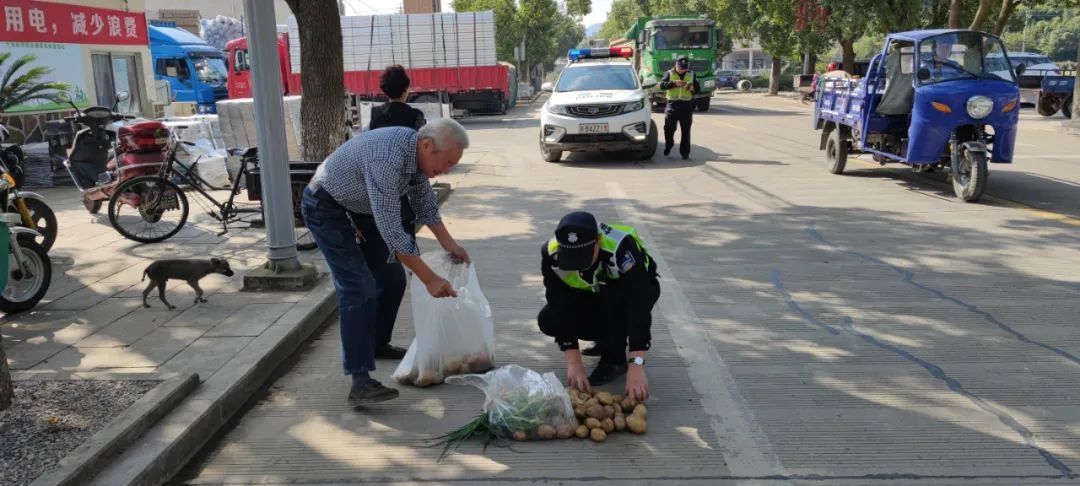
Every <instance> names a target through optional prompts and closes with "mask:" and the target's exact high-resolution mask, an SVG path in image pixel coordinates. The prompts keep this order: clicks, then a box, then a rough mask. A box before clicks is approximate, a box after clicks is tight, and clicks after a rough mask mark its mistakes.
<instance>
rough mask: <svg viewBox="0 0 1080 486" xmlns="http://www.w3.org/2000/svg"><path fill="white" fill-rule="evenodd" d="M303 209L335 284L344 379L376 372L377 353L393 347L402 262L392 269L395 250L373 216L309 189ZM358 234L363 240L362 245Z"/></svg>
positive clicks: (401, 289)
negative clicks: (378, 348) (385, 238)
mask: <svg viewBox="0 0 1080 486" xmlns="http://www.w3.org/2000/svg"><path fill="white" fill-rule="evenodd" d="M300 208H301V211H303V214H304V222H305V224H306V225H307V228H308V229H309V230H310V231H311V235H312V236H314V237H315V242H316V243H318V245H319V250H320V251H322V253H323V255H324V256H326V263H327V265H328V266H329V267H330V273H331V275H332V276H333V278H334V288H335V289H337V296H338V317H339V319H340V320H341V356H342V362H343V363H342V364H343V366H344V368H345V373H346V374H355V373H363V372H367V371H372V370H374V369H375V349H376V348H377V347H381V346H384V345H387V344H389V343H390V336H391V334H393V332H394V321H396V320H397V313H398V308H400V307H401V299H402V297H404V295H405V269H404V267H403V266H402V265H401V263H399V262H394V263H387V261H388V259H389V258H390V249H389V248H387V246H386V242H385V241H383V238H382V235H381V234H379V229H378V228H377V227H376V226H375V220H374V219H372V217H371V216H368V215H362V214H357V213H352V212H349V211H348V210H346V209H345V208H344V207H342V206H341V205H340V204H338V203H337V201H335V200H334V198H333V197H331V196H330V194H328V193H327V192H326V191H325V190H323V189H319V190H317V191H314V192H313V191H312V190H311V188H310V187H308V188H307V189H304V197H303V200H302V202H301V205H300ZM350 219H351V220H352V221H350ZM353 223H355V224H356V227H355V229H354V227H353ZM356 229H359V230H360V233H361V234H362V235H363V238H364V241H363V242H361V243H360V244H357V242H356Z"/></svg>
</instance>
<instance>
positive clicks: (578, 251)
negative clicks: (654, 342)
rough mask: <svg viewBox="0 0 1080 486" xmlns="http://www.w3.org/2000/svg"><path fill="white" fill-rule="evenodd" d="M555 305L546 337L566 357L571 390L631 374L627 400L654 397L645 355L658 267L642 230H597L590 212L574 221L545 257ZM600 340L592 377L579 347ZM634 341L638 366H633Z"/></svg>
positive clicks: (550, 304)
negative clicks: (627, 349)
mask: <svg viewBox="0 0 1080 486" xmlns="http://www.w3.org/2000/svg"><path fill="white" fill-rule="evenodd" d="M541 254H542V258H541V266H542V272H543V275H544V288H545V290H546V292H545V295H546V298H547V304H546V305H545V306H544V308H543V309H542V310H541V311H540V315H539V316H538V317H537V320H538V321H539V324H540V330H541V331H542V332H543V333H544V334H546V335H548V336H551V337H554V338H555V342H556V343H557V344H558V345H559V349H560V350H562V351H563V353H564V355H565V356H566V375H567V381H568V382H569V384H570V386H572V387H574V388H577V389H578V390H586V391H588V390H591V387H592V386H599V385H604V384H607V383H610V382H612V381H614V380H615V379H616V378H618V377H619V376H620V375H623V374H626V375H627V377H626V394H627V395H628V396H634V397H636V398H637V399H638V400H645V399H647V398H648V397H649V382H648V379H646V377H645V366H644V365H645V352H646V351H647V350H648V349H649V346H650V341H651V339H652V336H651V334H650V328H651V327H652V308H653V305H655V304H656V301H657V300H658V299H659V298H660V282H659V280H658V277H657V274H656V262H654V261H653V260H652V258H650V257H649V254H648V252H647V251H646V250H645V246H644V244H642V242H641V239H640V238H639V237H638V235H637V231H636V230H634V228H631V227H628V226H619V225H609V224H599V225H598V224H597V223H596V218H594V217H593V215H591V214H589V213H586V212H575V213H570V214H567V215H566V216H564V217H563V218H562V220H561V221H559V226H558V228H556V229H555V237H554V238H552V239H551V240H550V241H548V242H547V243H546V244H545V245H544V248H543V250H542V251H541ZM579 339H585V340H590V341H596V342H597V346H599V347H600V363H599V364H598V365H597V366H596V369H594V370H593V372H592V374H591V375H589V376H588V378H586V376H585V366H584V365H583V364H582V361H581V352H580V351H579V350H578V340H579ZM628 340H629V347H630V360H629V362H628V361H627V359H626V348H627V341H628Z"/></svg>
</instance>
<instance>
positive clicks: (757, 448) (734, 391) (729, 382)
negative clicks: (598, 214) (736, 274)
mask: <svg viewBox="0 0 1080 486" xmlns="http://www.w3.org/2000/svg"><path fill="white" fill-rule="evenodd" d="M607 191H608V197H610V198H611V200H612V203H613V205H614V206H615V210H616V212H617V213H618V215H619V218H620V219H621V220H622V221H624V222H625V223H626V224H630V225H632V226H634V228H636V229H637V231H638V235H639V236H640V237H641V238H642V240H644V241H645V242H646V245H647V247H648V248H649V256H650V257H652V258H653V259H654V260H655V261H656V264H657V267H658V268H660V274H661V275H662V276H663V277H662V278H661V279H660V285H661V288H662V289H663V290H662V291H661V292H660V300H659V301H658V302H657V307H658V308H659V310H660V312H661V313H662V314H663V315H664V317H665V318H666V320H667V321H668V323H669V325H668V330H669V332H670V333H671V338H672V340H673V341H674V342H675V345H676V348H677V351H678V352H679V355H680V356H681V357H682V358H683V360H684V361H685V362H686V363H687V366H688V370H687V371H688V374H689V375H690V381H691V383H693V385H694V389H695V390H696V391H697V392H698V393H700V394H701V405H702V408H703V409H704V411H705V413H706V414H707V415H708V417H709V423H710V425H711V426H712V429H713V432H714V433H715V438H716V446H717V447H718V448H719V449H720V451H721V453H723V455H724V460H725V462H726V463H727V467H728V471H729V473H730V474H731V475H732V476H736V477H764V476H776V475H783V474H785V472H784V469H783V465H782V464H781V462H780V459H779V458H778V457H777V456H776V454H775V453H774V452H773V448H772V444H771V443H770V442H769V438H768V436H767V435H766V434H765V432H764V431H763V430H762V429H761V427H760V426H759V424H758V422H757V418H756V417H755V415H754V412H753V410H751V409H750V405H749V404H748V403H747V402H746V399H745V398H743V396H742V393H741V392H740V391H739V388H738V385H737V384H736V383H735V378H734V377H733V376H732V375H731V370H730V369H729V368H728V366H727V364H725V363H724V359H723V357H721V356H720V353H719V351H717V350H716V348H715V347H714V346H713V345H712V344H711V343H710V341H709V338H708V335H707V334H706V333H705V332H704V331H703V329H704V327H705V325H704V322H703V321H702V320H701V318H700V317H698V315H697V313H696V312H695V311H694V308H693V306H692V305H691V304H690V299H688V298H687V297H686V294H685V293H683V291H682V286H681V285H680V284H679V281H678V279H676V278H675V275H674V273H673V272H672V269H671V267H669V266H668V265H667V262H666V261H665V260H664V258H663V256H661V254H660V251H659V248H658V246H657V244H656V240H654V239H653V238H652V235H651V234H650V233H649V230H648V229H647V228H645V225H644V222H643V221H641V218H639V217H638V215H637V211H636V210H635V209H634V207H633V205H632V203H631V202H629V198H628V197H627V195H626V191H624V190H623V188H622V185H620V184H619V183H617V182H607ZM777 483H786V481H777Z"/></svg>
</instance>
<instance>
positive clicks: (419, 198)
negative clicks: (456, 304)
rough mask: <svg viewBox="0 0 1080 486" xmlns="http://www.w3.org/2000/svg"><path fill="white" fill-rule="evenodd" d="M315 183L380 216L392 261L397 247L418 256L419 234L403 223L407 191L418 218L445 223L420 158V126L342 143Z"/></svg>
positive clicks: (378, 221) (369, 134) (338, 198)
mask: <svg viewBox="0 0 1080 486" xmlns="http://www.w3.org/2000/svg"><path fill="white" fill-rule="evenodd" d="M314 180H315V183H316V184H318V185H319V187H322V188H323V189H324V190H325V191H326V192H328V193H329V194H330V195H331V196H332V197H333V198H334V200H336V201H337V202H338V204H341V205H342V206H343V207H344V208H345V209H347V210H349V211H352V212H354V213H360V214H368V215H372V216H374V218H375V226H376V227H378V228H379V233H380V234H381V235H382V237H383V240H384V241H386V245H387V246H388V247H389V248H390V261H394V260H395V259H396V255H395V252H401V253H404V254H406V255H418V254H419V253H420V251H419V248H418V247H417V246H416V239H415V238H413V237H412V236H411V235H409V234H408V233H406V232H405V228H403V227H402V224H401V196H404V195H407V196H408V197H409V201H410V202H411V203H412V206H413V208H415V211H416V220H417V222H418V223H421V224H426V225H436V224H440V223H442V218H440V217H439V206H438V203H437V202H436V200H435V193H434V191H432V189H431V183H430V182H429V181H428V178H427V176H425V175H424V174H423V173H422V172H420V171H419V169H418V167H417V160H416V131H415V130H413V129H410V128H401V127H388V128H380V129H378V130H371V131H367V132H363V133H361V134H360V135H359V136H356V137H354V138H352V139H351V140H349V141H348V142H345V144H343V145H342V146H340V147H338V149H337V150H335V151H334V153H332V154H330V156H329V157H327V158H326V160H325V161H324V162H323V163H322V164H320V165H319V169H318V170H317V171H316V172H315V176H314Z"/></svg>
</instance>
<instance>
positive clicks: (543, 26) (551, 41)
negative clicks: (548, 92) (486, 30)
mask: <svg viewBox="0 0 1080 486" xmlns="http://www.w3.org/2000/svg"><path fill="white" fill-rule="evenodd" d="M453 8H454V11H456V12H476V11H481V10H492V11H494V12H495V29H496V36H495V53H496V56H497V57H498V58H499V60H500V61H506V62H514V63H516V61H517V59H516V58H515V57H514V49H515V48H517V47H519V46H520V45H521V41H522V40H523V39H524V40H525V60H526V61H527V62H528V63H529V64H543V65H544V67H545V68H546V69H551V67H552V66H553V65H554V62H555V58H556V57H559V56H560V54H561V53H565V52H566V50H568V49H570V48H573V47H575V46H577V45H578V43H579V42H580V41H581V39H583V38H584V37H585V27H584V26H582V25H581V23H580V22H578V21H577V20H576V18H575V17H574V15H576V14H574V13H571V12H564V11H562V10H560V9H559V5H558V4H557V3H556V2H555V0H519V1H518V3H517V4H514V3H513V2H511V1H510V0H454V2H453ZM567 8H569V9H571V11H572V12H580V11H581V9H583V8H585V9H588V8H591V2H590V0H579V1H578V2H577V3H576V4H575V5H570V4H567Z"/></svg>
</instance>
